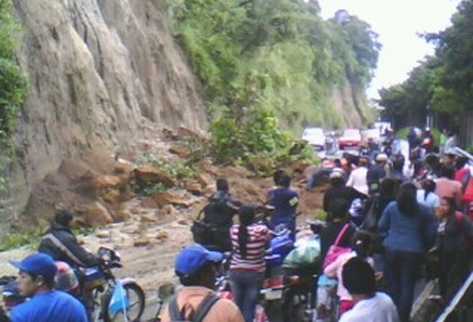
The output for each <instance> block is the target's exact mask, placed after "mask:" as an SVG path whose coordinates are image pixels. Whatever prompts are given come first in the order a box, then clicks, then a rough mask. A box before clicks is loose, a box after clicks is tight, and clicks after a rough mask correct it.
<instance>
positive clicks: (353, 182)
mask: <svg viewBox="0 0 473 322" xmlns="http://www.w3.org/2000/svg"><path fill="white" fill-rule="evenodd" d="M367 174H368V168H366V167H359V168H356V169H355V170H353V171H352V172H351V174H350V177H349V178H348V181H347V187H353V188H354V189H356V190H357V191H358V192H361V193H363V194H365V195H368V181H367V177H366V176H367Z"/></svg>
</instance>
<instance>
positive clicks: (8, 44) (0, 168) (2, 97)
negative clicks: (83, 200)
mask: <svg viewBox="0 0 473 322" xmlns="http://www.w3.org/2000/svg"><path fill="white" fill-rule="evenodd" d="M18 34H19V26H18V24H17V22H16V21H15V18H14V16H13V6H12V2H11V0H1V1H0V151H1V152H0V154H1V157H0V178H1V179H0V193H1V194H2V195H3V194H4V193H6V192H7V190H8V182H7V181H6V180H5V179H4V178H5V177H6V176H7V173H6V172H7V169H8V166H9V165H10V162H11V160H12V158H14V144H13V142H12V136H13V135H14V133H15V130H16V123H17V116H18V112H19V110H20V108H21V106H22V104H23V101H24V98H25V95H26V89H27V81H26V79H25V77H24V75H23V73H22V71H21V70H20V68H19V66H18V63H17V61H16V58H15V48H16V45H17V40H16V37H17V36H18Z"/></svg>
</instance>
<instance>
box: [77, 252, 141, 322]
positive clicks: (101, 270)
mask: <svg viewBox="0 0 473 322" xmlns="http://www.w3.org/2000/svg"><path fill="white" fill-rule="evenodd" d="M98 255H99V258H100V259H101V261H100V265H99V266H97V267H94V268H87V269H85V271H84V272H83V274H84V275H83V278H82V279H83V283H81V284H82V285H81V294H82V296H85V297H87V294H89V295H91V300H92V303H91V304H93V307H92V312H93V319H92V321H99V320H100V319H102V320H103V321H104V322H113V321H122V320H123V321H130V322H134V321H136V322H137V321H139V320H140V318H141V316H142V315H143V312H144V309H145V301H146V299H145V293H144V291H143V289H142V288H141V287H140V286H139V285H138V284H137V283H136V281H135V280H133V279H131V278H124V279H117V278H115V276H114V275H113V272H112V270H113V269H115V268H122V267H123V265H122V264H121V258H120V255H119V254H118V253H117V252H115V251H113V250H112V249H109V248H106V247H101V248H100V249H99V251H98ZM120 317H122V318H121V319H120Z"/></svg>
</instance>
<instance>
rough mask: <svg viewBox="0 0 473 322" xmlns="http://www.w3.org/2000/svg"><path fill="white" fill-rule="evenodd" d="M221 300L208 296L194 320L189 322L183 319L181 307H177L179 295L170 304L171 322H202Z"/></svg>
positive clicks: (211, 295) (198, 309) (212, 295)
mask: <svg viewBox="0 0 473 322" xmlns="http://www.w3.org/2000/svg"><path fill="white" fill-rule="evenodd" d="M219 300H220V298H219V297H218V296H217V295H215V294H213V293H211V294H209V295H207V297H205V298H204V299H203V301H202V303H200V305H199V307H198V308H197V311H196V312H195V316H194V318H193V319H192V320H191V321H189V320H186V319H185V318H183V316H182V312H181V311H180V310H179V306H178V305H177V295H176V296H174V298H173V299H172V300H171V302H170V303H169V317H170V318H171V322H202V321H203V320H204V319H205V317H206V316H207V314H208V313H209V311H210V309H211V308H212V307H213V306H214V305H215V304H216V303H217V302H218V301H219Z"/></svg>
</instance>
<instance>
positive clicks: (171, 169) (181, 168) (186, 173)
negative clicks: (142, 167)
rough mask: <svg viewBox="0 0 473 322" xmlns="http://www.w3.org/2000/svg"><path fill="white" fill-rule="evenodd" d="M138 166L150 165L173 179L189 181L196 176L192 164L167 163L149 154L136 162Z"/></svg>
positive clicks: (180, 162) (179, 161)
mask: <svg viewBox="0 0 473 322" xmlns="http://www.w3.org/2000/svg"><path fill="white" fill-rule="evenodd" d="M138 164H151V165H153V166H155V167H157V168H159V169H160V170H162V171H164V172H166V173H167V174H168V175H170V176H171V177H173V178H175V179H179V180H181V179H189V178H194V177H195V176H196V174H197V172H196V170H195V169H194V167H193V165H192V164H188V162H186V161H182V160H172V161H168V160H165V159H162V158H158V157H156V156H154V155H153V154H150V153H145V154H143V155H142V156H141V158H140V159H139V160H138Z"/></svg>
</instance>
